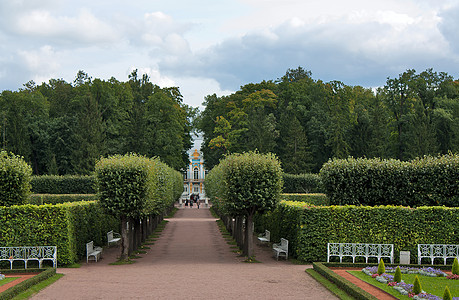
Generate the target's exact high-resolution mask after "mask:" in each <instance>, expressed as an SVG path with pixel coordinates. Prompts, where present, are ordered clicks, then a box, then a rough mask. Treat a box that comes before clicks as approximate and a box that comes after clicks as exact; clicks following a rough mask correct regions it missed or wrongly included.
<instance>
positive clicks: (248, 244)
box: [244, 214, 255, 258]
mask: <svg viewBox="0 0 459 300" xmlns="http://www.w3.org/2000/svg"><path fill="white" fill-rule="evenodd" d="M252 235H253V214H249V215H248V216H247V219H246V221H245V241H244V242H245V243H244V250H245V251H244V252H246V253H245V254H246V255H247V257H248V258H251V257H254V255H255V253H254V251H253V237H252Z"/></svg>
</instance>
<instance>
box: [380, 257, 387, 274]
mask: <svg viewBox="0 0 459 300" xmlns="http://www.w3.org/2000/svg"><path fill="white" fill-rule="evenodd" d="M384 273H386V266H385V265H384V261H383V260H382V258H381V259H380V260H379V265H378V274H379V275H382V274H384Z"/></svg>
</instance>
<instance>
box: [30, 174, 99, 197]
mask: <svg viewBox="0 0 459 300" xmlns="http://www.w3.org/2000/svg"><path fill="white" fill-rule="evenodd" d="M31 185H32V192H33V193H34V194H95V193H96V192H97V191H96V178H95V177H94V176H86V175H64V176H59V175H42V176H32V181H31Z"/></svg>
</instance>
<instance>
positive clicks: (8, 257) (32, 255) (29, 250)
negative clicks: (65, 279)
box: [0, 246, 57, 269]
mask: <svg viewBox="0 0 459 300" xmlns="http://www.w3.org/2000/svg"><path fill="white" fill-rule="evenodd" d="M2 260H3V261H9V262H10V268H11V269H13V262H14V261H15V260H20V261H23V262H24V268H25V269H27V262H28V261H30V260H36V261H38V268H40V269H41V265H42V262H43V261H44V260H50V261H52V262H53V267H54V268H56V266H57V246H22V247H0V261H2Z"/></svg>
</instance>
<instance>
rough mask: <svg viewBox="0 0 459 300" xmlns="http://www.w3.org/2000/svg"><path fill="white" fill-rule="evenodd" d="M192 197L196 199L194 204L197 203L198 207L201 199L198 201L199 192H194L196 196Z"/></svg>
mask: <svg viewBox="0 0 459 300" xmlns="http://www.w3.org/2000/svg"><path fill="white" fill-rule="evenodd" d="M194 199H195V200H196V205H198V209H199V204H201V201H199V194H196V196H194Z"/></svg>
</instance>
